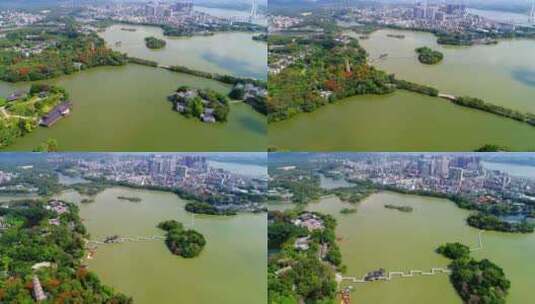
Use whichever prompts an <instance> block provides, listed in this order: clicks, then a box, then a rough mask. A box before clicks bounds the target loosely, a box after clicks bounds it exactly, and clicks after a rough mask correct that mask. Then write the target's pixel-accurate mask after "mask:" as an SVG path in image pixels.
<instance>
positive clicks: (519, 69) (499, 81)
mask: <svg viewBox="0 0 535 304" xmlns="http://www.w3.org/2000/svg"><path fill="white" fill-rule="evenodd" d="M388 34H401V35H405V39H396V38H390V37H387V35H388ZM436 40H437V38H436V37H435V36H434V35H433V34H429V33H423V32H411V31H397V30H380V31H377V32H375V33H373V34H371V35H370V39H367V40H361V41H360V42H361V45H362V46H363V47H364V48H365V49H366V50H367V51H368V52H369V53H370V59H371V60H373V59H377V58H378V57H379V56H380V55H381V54H388V57H387V58H386V59H385V60H376V61H373V62H372V64H373V65H375V66H377V67H378V68H380V69H382V70H386V71H388V72H390V73H395V74H396V75H397V76H398V78H400V79H405V80H410V81H414V82H416V83H421V84H427V85H431V86H433V87H436V88H438V89H439V90H440V91H441V92H444V93H447V94H452V95H457V96H464V95H468V96H473V97H478V98H482V99H484V100H486V101H488V102H492V103H495V104H498V105H502V106H505V107H508V108H512V109H516V110H520V111H523V112H526V111H527V112H534V113H535V40H500V42H499V43H498V44H497V45H476V46H471V47H455V46H442V45H439V44H438V43H437V42H436ZM422 46H428V47H431V48H433V49H435V50H438V51H440V52H442V53H443V54H444V61H443V62H441V63H439V64H437V65H424V64H421V63H420V62H419V61H418V58H417V54H416V52H415V49H416V48H418V47H422Z"/></svg>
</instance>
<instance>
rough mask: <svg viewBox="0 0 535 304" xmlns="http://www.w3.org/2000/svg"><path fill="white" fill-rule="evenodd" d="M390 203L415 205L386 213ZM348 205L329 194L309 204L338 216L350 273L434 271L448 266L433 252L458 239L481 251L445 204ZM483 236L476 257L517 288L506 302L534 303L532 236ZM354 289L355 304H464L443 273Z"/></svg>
mask: <svg viewBox="0 0 535 304" xmlns="http://www.w3.org/2000/svg"><path fill="white" fill-rule="evenodd" d="M385 204H396V205H404V206H411V207H413V208H414V211H413V212H412V213H403V212H399V211H397V210H391V209H386V208H384V205H385ZM347 206H351V205H349V204H347V203H343V202H341V201H340V200H338V199H337V198H335V197H326V198H323V199H322V200H320V201H319V202H317V203H312V204H310V205H309V207H308V209H310V210H314V211H319V212H323V213H327V214H331V215H333V216H335V217H336V218H337V221H338V227H337V236H338V237H340V238H341V239H340V240H339V245H340V248H341V251H342V256H343V261H344V264H346V265H347V268H348V270H347V273H346V275H347V276H358V277H362V276H363V275H364V274H366V273H367V272H369V271H373V270H377V269H378V268H381V267H383V268H385V269H386V270H387V271H405V272H407V271H409V270H423V271H430V270H431V268H432V267H444V266H446V265H448V264H449V260H447V259H445V258H443V257H442V256H440V255H438V254H436V253H435V252H434V250H435V249H436V248H437V247H438V246H440V245H441V244H444V243H445V242H457V241H458V242H462V243H464V244H466V245H467V246H470V247H477V246H478V230H476V229H473V228H471V227H469V226H467V225H466V224H465V222H464V220H465V218H466V217H467V216H468V214H469V213H468V212H467V211H465V210H462V209H459V208H457V207H456V206H455V205H454V204H453V203H452V202H450V201H448V200H444V199H437V198H427V197H420V196H413V195H402V194H397V193H391V192H381V193H377V194H373V195H372V196H370V197H369V198H367V199H365V200H363V201H362V202H361V203H360V204H359V205H358V212H357V213H356V214H349V215H342V214H340V210H341V209H342V208H344V207H347ZM482 238H483V249H482V250H480V251H475V252H473V253H472V254H473V256H474V257H476V258H478V259H480V258H489V259H490V260H492V261H493V262H495V263H497V264H498V265H500V266H501V267H502V268H503V269H504V271H505V273H506V275H507V277H508V278H509V279H510V280H511V284H512V288H511V290H510V294H509V296H508V299H507V303H512V304H523V303H530V301H531V299H532V297H531V294H532V292H531V289H532V286H533V282H535V281H534V280H535V279H534V278H533V274H534V273H535V264H533V262H532V260H533V256H535V234H528V235H517V234H505V233H496V232H484V233H483V234H482ZM354 286H355V289H354V292H353V301H354V302H355V303H376V304H391V303H396V304H427V303H434V304H452V303H459V304H461V303H462V301H461V299H460V298H459V297H458V295H457V293H456V291H455V289H454V288H453V287H452V285H451V283H450V282H449V278H448V276H447V275H445V274H439V275H436V276H432V277H417V278H403V279H402V278H397V279H394V280H392V281H389V282H384V281H381V282H374V283H366V284H357V285H354Z"/></svg>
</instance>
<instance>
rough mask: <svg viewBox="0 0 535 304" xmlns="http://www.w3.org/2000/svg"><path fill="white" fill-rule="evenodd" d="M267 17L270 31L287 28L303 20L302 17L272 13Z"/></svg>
mask: <svg viewBox="0 0 535 304" xmlns="http://www.w3.org/2000/svg"><path fill="white" fill-rule="evenodd" d="M268 19H269V20H268V22H269V31H270V32H278V31H283V30H287V29H289V28H291V27H294V26H297V25H299V24H300V23H301V22H303V19H302V18H299V17H290V16H282V15H273V16H270V17H269V18H268Z"/></svg>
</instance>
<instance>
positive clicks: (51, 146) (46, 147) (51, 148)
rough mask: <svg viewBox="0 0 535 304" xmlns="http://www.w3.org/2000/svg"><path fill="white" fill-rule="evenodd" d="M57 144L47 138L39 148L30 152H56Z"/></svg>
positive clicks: (52, 139)
mask: <svg viewBox="0 0 535 304" xmlns="http://www.w3.org/2000/svg"><path fill="white" fill-rule="evenodd" d="M58 151H59V144H58V141H57V140H56V139H54V138H49V139H47V140H46V141H45V142H43V143H42V144H40V145H39V146H37V147H35V148H34V149H33V151H32V152H58Z"/></svg>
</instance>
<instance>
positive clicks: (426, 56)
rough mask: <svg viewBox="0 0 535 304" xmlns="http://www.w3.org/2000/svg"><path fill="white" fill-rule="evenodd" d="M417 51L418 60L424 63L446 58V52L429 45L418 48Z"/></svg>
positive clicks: (437, 61)
mask: <svg viewBox="0 0 535 304" xmlns="http://www.w3.org/2000/svg"><path fill="white" fill-rule="evenodd" d="M416 53H418V60H419V61H420V62H421V63H423V64H437V63H439V62H441V61H442V60H443V59H444V54H442V53H441V52H439V51H435V50H432V49H431V48H428V47H420V48H417V49H416Z"/></svg>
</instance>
